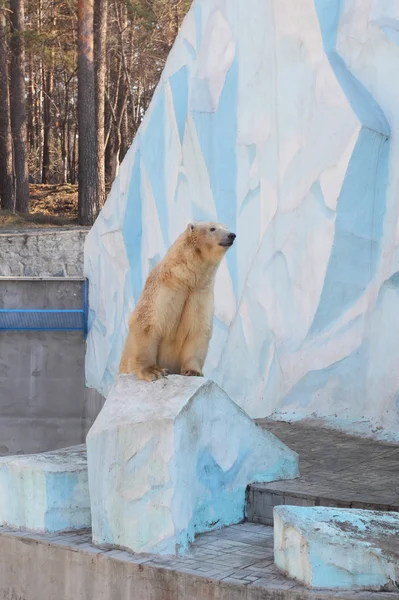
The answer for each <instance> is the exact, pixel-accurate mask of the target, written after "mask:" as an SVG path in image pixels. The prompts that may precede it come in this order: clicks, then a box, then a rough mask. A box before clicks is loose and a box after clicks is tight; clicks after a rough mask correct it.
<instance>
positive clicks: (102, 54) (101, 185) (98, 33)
mask: <svg viewBox="0 0 399 600" xmlns="http://www.w3.org/2000/svg"><path fill="white" fill-rule="evenodd" d="M107 18H108V0H95V3H94V58H95V74H96V132H97V175H98V200H99V204H100V207H102V206H103V204H104V202H105V143H104V140H105V127H104V118H105V112H104V111H105V79H106V73H107V71H106V67H107V65H106V47H107V46H106V44H107Z"/></svg>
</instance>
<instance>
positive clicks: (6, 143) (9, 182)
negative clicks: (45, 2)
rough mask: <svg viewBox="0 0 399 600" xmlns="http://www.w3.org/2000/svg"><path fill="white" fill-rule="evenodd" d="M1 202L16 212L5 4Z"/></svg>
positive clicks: (1, 19) (0, 20) (0, 66)
mask: <svg viewBox="0 0 399 600" xmlns="http://www.w3.org/2000/svg"><path fill="white" fill-rule="evenodd" d="M0 202H1V207H2V208H4V209H6V210H11V211H12V212H14V210H15V194H14V182H13V173H12V139H11V120H10V97H9V85H8V45H7V20H6V14H5V6H4V2H1V3H0Z"/></svg>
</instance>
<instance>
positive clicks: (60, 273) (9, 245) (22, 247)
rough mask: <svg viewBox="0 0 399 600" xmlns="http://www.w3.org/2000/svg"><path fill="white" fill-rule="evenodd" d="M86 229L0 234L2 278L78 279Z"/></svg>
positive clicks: (0, 272)
mask: <svg viewBox="0 0 399 600" xmlns="http://www.w3.org/2000/svg"><path fill="white" fill-rule="evenodd" d="M87 231H88V230H87V229H84V228H82V229H67V230H59V229H57V230H39V231H37V230H26V231H24V232H16V233H14V232H7V233H0V276H6V277H78V276H81V275H82V274H83V248H84V242H85V239H86V235H87Z"/></svg>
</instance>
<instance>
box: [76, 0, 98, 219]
mask: <svg viewBox="0 0 399 600" xmlns="http://www.w3.org/2000/svg"><path fill="white" fill-rule="evenodd" d="M93 3H94V0H79V13H78V22H79V25H78V27H79V53H78V54H79V56H78V117H79V149H78V151H79V167H78V180H79V201H78V212H79V222H80V224H81V225H92V224H93V223H94V220H95V218H96V217H97V215H98V212H99V198H98V177H97V135H96V93H95V74H94V56H93V54H94V53H93V20H94V14H93Z"/></svg>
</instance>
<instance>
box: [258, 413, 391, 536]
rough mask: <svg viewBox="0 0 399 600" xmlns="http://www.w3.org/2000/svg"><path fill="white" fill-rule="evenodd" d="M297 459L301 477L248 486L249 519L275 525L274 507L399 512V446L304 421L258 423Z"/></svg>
mask: <svg viewBox="0 0 399 600" xmlns="http://www.w3.org/2000/svg"><path fill="white" fill-rule="evenodd" d="M258 423H259V424H261V425H262V426H264V427H266V428H267V429H268V431H271V432H272V433H274V435H276V436H277V437H278V438H279V439H280V440H281V441H282V442H284V443H285V444H286V445H287V446H288V447H289V448H292V449H293V450H295V451H296V452H297V453H298V455H299V470H300V477H299V479H295V480H292V481H280V482H278V483H269V484H268V483H266V484H255V485H251V486H250V489H249V490H248V493H247V516H248V519H250V520H251V521H254V522H258V523H264V524H267V525H271V524H272V523H273V507H274V506H276V505H279V504H290V505H296V506H337V507H342V508H363V509H377V510H385V511H390V510H392V511H397V512H399V468H398V465H399V446H398V445H394V444H386V443H381V442H377V441H375V440H372V439H362V438H358V437H353V436H348V435H345V434H343V433H341V432H339V431H334V430H327V429H320V427H317V426H314V425H312V424H306V423H293V424H289V423H280V422H276V421H269V420H259V421H258Z"/></svg>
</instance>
